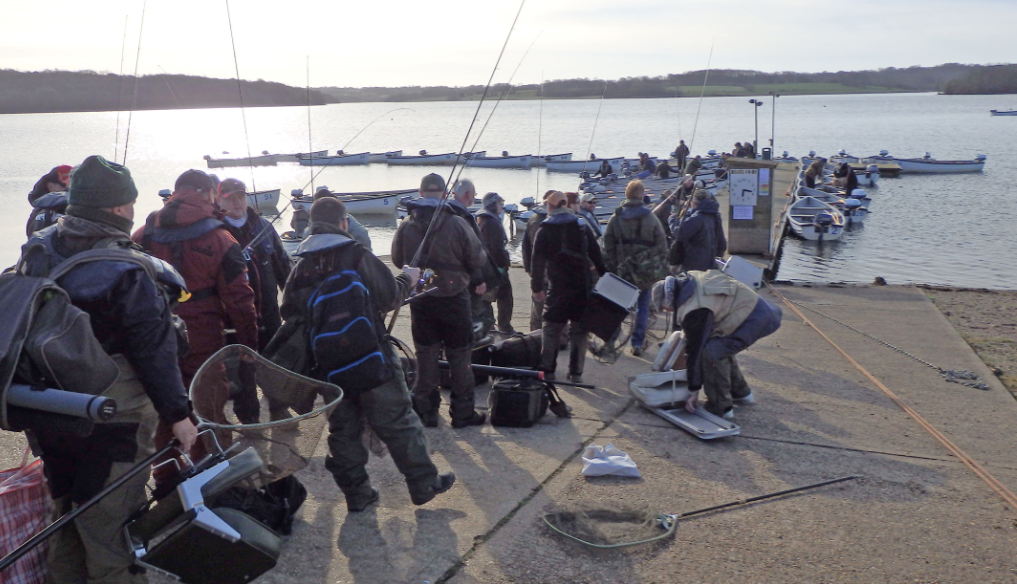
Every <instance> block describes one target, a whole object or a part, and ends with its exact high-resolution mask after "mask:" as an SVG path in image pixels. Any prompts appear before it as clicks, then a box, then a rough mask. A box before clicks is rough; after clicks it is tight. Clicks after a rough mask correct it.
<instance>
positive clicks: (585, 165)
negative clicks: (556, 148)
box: [547, 156, 625, 173]
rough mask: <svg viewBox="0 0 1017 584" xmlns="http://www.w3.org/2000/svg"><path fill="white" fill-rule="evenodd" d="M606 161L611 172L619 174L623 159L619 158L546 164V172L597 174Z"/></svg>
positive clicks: (561, 161) (560, 161)
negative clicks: (585, 172)
mask: <svg viewBox="0 0 1017 584" xmlns="http://www.w3.org/2000/svg"><path fill="white" fill-rule="evenodd" d="M604 160H607V162H608V163H609V164H610V165H611V171H612V172H615V173H617V172H621V166H622V162H624V161H625V158H623V157H621V156H619V157H618V158H600V159H597V160H568V161H566V160H559V161H554V162H548V163H547V170H548V171H549V172H583V171H584V170H585V171H587V172H597V169H598V168H600V164H601V163H602V162H603V161H604Z"/></svg>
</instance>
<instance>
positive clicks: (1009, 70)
mask: <svg viewBox="0 0 1017 584" xmlns="http://www.w3.org/2000/svg"><path fill="white" fill-rule="evenodd" d="M943 93H946V94H949V95H965V94H967V95H971V94H1000V93H1017V65H992V66H988V67H979V68H977V69H973V70H971V71H969V72H968V73H967V74H966V75H964V76H963V77H961V78H959V79H953V80H951V81H949V82H948V83H947V84H946V87H944V89H943Z"/></svg>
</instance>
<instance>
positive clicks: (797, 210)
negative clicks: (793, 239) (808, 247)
mask: <svg viewBox="0 0 1017 584" xmlns="http://www.w3.org/2000/svg"><path fill="white" fill-rule="evenodd" d="M787 222H788V224H789V225H790V226H791V230H792V231H794V232H795V234H796V235H798V236H799V237H801V238H802V239H805V240H808V241H833V240H836V239H840V236H841V235H842V234H843V233H844V215H843V214H841V212H840V211H838V210H837V209H836V208H834V207H833V205H829V204H827V203H824V202H823V201H820V200H819V199H816V198H815V197H801V198H799V199H798V200H797V201H795V202H793V203H791V207H790V208H789V209H788V215H787Z"/></svg>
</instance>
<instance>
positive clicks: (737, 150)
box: [731, 142, 745, 158]
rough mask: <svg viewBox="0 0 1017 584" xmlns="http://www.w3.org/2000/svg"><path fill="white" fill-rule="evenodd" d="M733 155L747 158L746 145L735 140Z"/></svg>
mask: <svg viewBox="0 0 1017 584" xmlns="http://www.w3.org/2000/svg"><path fill="white" fill-rule="evenodd" d="M731 156H734V157H735V158H745V147H744V146H742V143H741V142H735V144H734V149H733V150H731Z"/></svg>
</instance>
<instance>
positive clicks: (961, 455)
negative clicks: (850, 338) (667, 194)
mask: <svg viewBox="0 0 1017 584" xmlns="http://www.w3.org/2000/svg"><path fill="white" fill-rule="evenodd" d="M766 286H767V288H769V289H770V291H771V292H773V293H774V294H775V295H776V296H777V297H778V298H780V299H781V301H783V302H784V304H786V305H787V307H788V308H790V309H791V311H792V312H794V313H795V314H797V315H798V317H799V318H801V319H802V321H803V322H804V323H805V324H807V325H808V326H809V327H811V328H812V329H813V330H814V331H816V332H817V333H819V336H821V337H823V339H825V340H826V342H828V343H830V345H831V346H832V347H833V348H834V349H836V350H837V352H839V353H840V354H841V355H843V356H844V358H845V359H847V360H848V362H849V363H851V364H852V365H854V366H855V368H856V369H858V371H860V372H861V373H862V375H864V376H865V377H866V378H867V379H868V380H869V381H871V382H872V383H873V384H874V385H875V386H876V387H878V388H879V389H880V390H882V392H883V393H885V394H886V396H887V397H889V398H890V399H891V400H892V401H893V403H895V404H897V406H898V407H900V409H902V410H904V413H906V414H907V415H909V416H911V418H912V419H913V420H914V421H916V422H918V425H919V426H921V427H922V428H923V429H924V430H925V431H926V432H928V433H929V434H931V435H932V437H933V438H935V439H936V440H938V441H939V443H940V444H942V445H943V446H944V447H945V448H946V449H947V450H949V451H950V453H951V454H953V455H954V456H956V457H957V459H959V460H960V461H961V462H963V463H964V465H965V466H967V467H968V468H969V469H971V472H973V473H975V475H976V476H978V478H980V479H982V480H983V481H985V484H987V485H989V488H991V489H992V490H993V491H996V493H997V494H999V496H1000V497H1002V498H1003V500H1004V501H1005V502H1006V503H1007V504H1008V505H1010V506H1011V507H1013V508H1015V509H1017V495H1014V494H1013V492H1011V491H1010V489H1008V488H1007V487H1006V485H1004V484H1003V483H1001V482H999V480H998V479H996V477H994V476H993V475H992V473H990V472H989V471H987V470H985V469H984V468H982V465H980V464H978V461H976V460H974V459H973V458H971V457H970V456H968V455H967V453H966V452H964V451H963V450H961V449H960V448H959V447H958V446H957V445H955V444H954V443H953V442H951V441H950V439H949V438H947V437H946V436H945V435H944V434H943V433H942V432H940V431H939V430H938V429H936V427H935V426H933V425H932V424H930V423H929V422H927V421H926V420H925V418H923V417H922V416H921V414H919V413H918V412H916V411H915V410H913V409H911V406H909V405H907V404H906V403H904V401H903V400H902V399H900V398H899V397H897V394H895V393H894V392H893V391H891V390H890V388H888V387H887V386H886V385H884V384H883V382H881V381H879V380H878V379H876V378H875V377H874V376H873V375H872V374H871V373H869V372H868V370H866V369H865V368H864V367H862V366H861V365H860V364H859V363H858V361H855V360H854V358H853V357H851V355H848V354H847V352H846V351H844V349H841V348H840V346H838V345H837V343H835V342H833V339H831V338H830V337H828V336H827V335H826V333H824V332H823V331H821V330H820V329H819V327H817V326H816V325H815V324H814V323H813V322H812V321H810V320H809V319H808V317H806V316H805V315H804V314H802V312H801V311H800V310H798V309H797V308H795V303H792V302H791V301H790V300H788V299H787V298H785V297H784V295H783V294H781V293H780V292H778V291H777V289H776V288H774V287H773V285H771V284H770V283H769V282H767V283H766Z"/></svg>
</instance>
